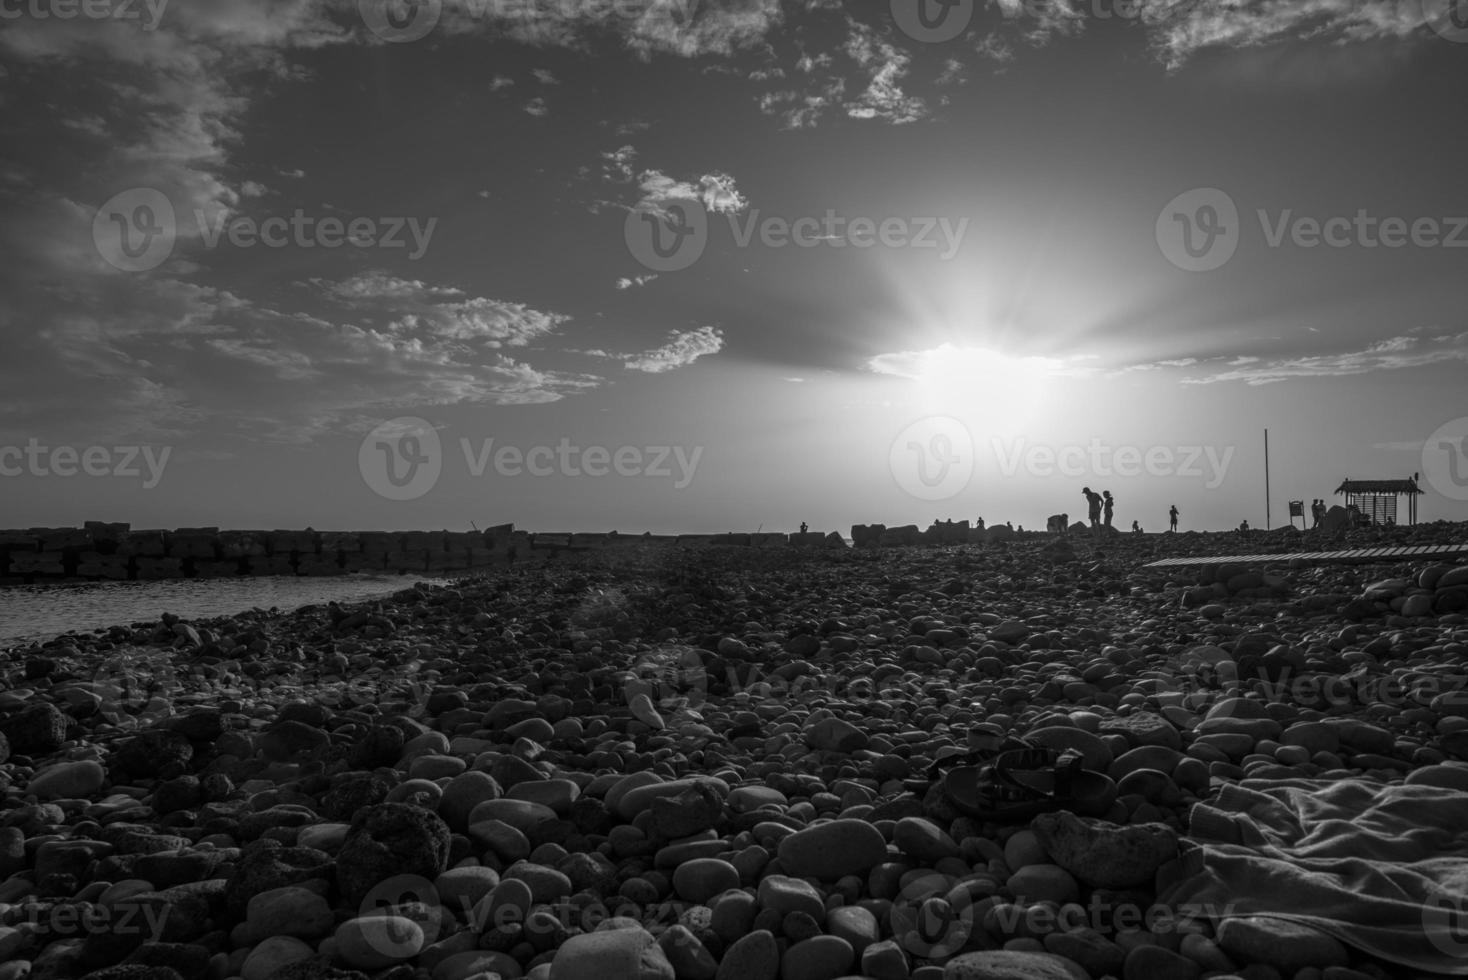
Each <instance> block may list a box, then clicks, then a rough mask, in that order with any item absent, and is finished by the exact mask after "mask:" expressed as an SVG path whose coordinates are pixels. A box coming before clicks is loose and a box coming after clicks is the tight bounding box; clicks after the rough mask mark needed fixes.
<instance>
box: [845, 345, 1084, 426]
mask: <svg viewBox="0 0 1468 980" xmlns="http://www.w3.org/2000/svg"><path fill="white" fill-rule="evenodd" d="M1062 367H1063V365H1062V364H1061V362H1060V361H1058V360H1055V359H1053V358H1047V357H1034V356H1016V355H1013V354H1006V353H1003V352H1001V351H997V350H994V349H992V348H988V347H960V346H958V345H955V344H948V343H945V344H942V345H940V346H938V347H934V348H930V349H928V350H922V351H901V352H898V353H893V354H883V355H880V356H879V357H876V358H873V359H872V362H871V368H872V369H873V370H874V371H876V372H878V373H880V374H888V375H895V376H897V377H903V378H907V379H909V380H911V381H912V382H913V384H914V385H915V386H916V387H917V395H918V397H919V399H920V400H921V401H922V403H923V405H924V406H925V408H927V409H928V410H930V411H933V412H941V413H944V414H950V415H955V416H959V417H961V418H969V419H974V420H981V421H982V422H983V423H984V424H985V427H986V428H989V429H991V430H1009V429H1012V428H1014V427H1015V426H1019V425H1023V424H1024V421H1025V420H1026V419H1027V418H1029V417H1030V415H1031V414H1032V413H1033V411H1034V410H1035V409H1036V408H1037V407H1038V406H1039V405H1040V404H1042V403H1043V402H1044V400H1045V398H1046V396H1047V394H1048V392H1049V389H1050V387H1051V385H1052V382H1053V380H1054V379H1055V377H1056V376H1057V375H1058V374H1059V372H1060V371H1061V369H1062Z"/></svg>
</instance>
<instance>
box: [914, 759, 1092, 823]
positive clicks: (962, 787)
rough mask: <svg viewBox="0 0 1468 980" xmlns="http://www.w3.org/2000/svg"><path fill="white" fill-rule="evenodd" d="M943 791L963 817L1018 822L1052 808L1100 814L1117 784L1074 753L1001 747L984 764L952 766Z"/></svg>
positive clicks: (1050, 810)
mask: <svg viewBox="0 0 1468 980" xmlns="http://www.w3.org/2000/svg"><path fill="white" fill-rule="evenodd" d="M943 793H944V796H945V797H946V798H947V800H948V802H949V803H950V804H952V806H953V808H954V809H955V810H957V811H958V812H960V813H962V814H964V815H966V816H970V817H974V818H976V819H979V820H992V821H995V822H998V823H1020V822H1023V821H1026V820H1029V819H1030V818H1032V817H1036V816H1039V815H1040V814H1042V813H1053V812H1055V811H1056V810H1070V811H1072V812H1074V813H1078V814H1082V815H1085V816H1101V815H1102V814H1104V813H1105V812H1106V811H1107V810H1109V809H1110V808H1111V804H1112V803H1114V802H1115V801H1116V783H1114V782H1113V781H1112V780H1111V778H1110V777H1109V776H1107V775H1105V774H1104V773H1099V772H1095V771H1094V770H1090V769H1086V768H1085V767H1084V765H1083V760H1082V756H1081V755H1080V753H1078V752H1075V751H1073V750H1067V751H1066V752H1063V753H1060V752H1056V751H1055V750H1054V749H1047V748H1040V747H1036V746H1027V747H1024V748H1018V749H1011V750H1008V751H1004V752H1001V753H999V754H998V755H997V756H996V757H995V758H994V760H993V762H992V763H990V764H988V765H984V766H965V767H962V768H958V769H953V770H951V771H950V772H949V773H948V775H947V776H946V777H944V780H943Z"/></svg>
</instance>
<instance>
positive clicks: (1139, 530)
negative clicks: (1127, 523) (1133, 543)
mask: <svg viewBox="0 0 1468 980" xmlns="http://www.w3.org/2000/svg"><path fill="white" fill-rule="evenodd" d="M1132 533H1133V534H1141V533H1142V525H1140V524H1138V523H1137V522H1136V521H1132Z"/></svg>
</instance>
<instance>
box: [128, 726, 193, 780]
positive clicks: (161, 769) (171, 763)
mask: <svg viewBox="0 0 1468 980" xmlns="http://www.w3.org/2000/svg"><path fill="white" fill-rule="evenodd" d="M193 757H194V746H193V743H192V742H190V741H189V740H188V739H187V738H186V737H184V736H183V735H181V734H179V733H178V732H172V731H168V730H166V729H161V728H154V729H149V730H148V731H146V732H141V733H139V734H137V735H135V736H133V737H132V738H130V739H128V740H127V741H125V742H123V743H122V744H121V745H119V746H118V747H117V750H116V751H115V752H114V753H113V754H112V765H113V766H114V767H116V768H119V769H121V770H122V771H124V772H127V773H130V774H131V775H133V776H138V777H141V778H143V779H154V778H157V777H159V776H160V775H161V776H164V777H165V778H167V777H168V776H169V775H170V774H173V775H179V774H181V772H180V771H181V770H182V769H184V768H185V767H187V766H188V764H189V761H190V760H191V759H193Z"/></svg>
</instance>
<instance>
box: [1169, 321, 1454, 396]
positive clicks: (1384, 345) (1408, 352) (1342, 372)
mask: <svg viewBox="0 0 1468 980" xmlns="http://www.w3.org/2000/svg"><path fill="white" fill-rule="evenodd" d="M1455 361H1468V333H1460V334H1456V335H1441V336H1425V335H1424V334H1422V333H1413V334H1408V335H1404V336H1397V337H1390V338H1387V339H1385V340H1381V341H1377V342H1376V343H1373V344H1370V345H1368V346H1366V347H1364V348H1362V349H1360V350H1355V351H1343V352H1340V353H1335V354H1317V355H1306V356H1301V357H1284V358H1258V357H1238V358H1233V359H1231V360H1229V361H1227V362H1226V363H1222V364H1220V365H1219V367H1220V368H1223V370H1219V371H1217V372H1216V373H1214V374H1210V375H1203V376H1197V377H1190V378H1184V379H1183V383H1184V384H1219V383H1223V382H1242V383H1244V384H1247V385H1266V384H1274V383H1277V382H1280V381H1288V380H1291V379H1294V378H1338V377H1348V376H1352V375H1360V374H1369V373H1371V372H1375V371H1401V370H1404V369H1407V368H1415V367H1427V366H1429V365H1433V364H1446V363H1452V362H1455Z"/></svg>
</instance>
